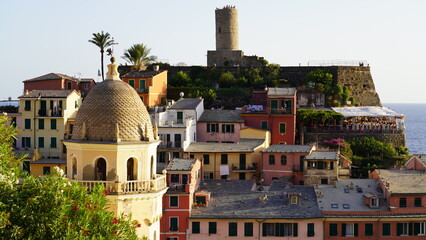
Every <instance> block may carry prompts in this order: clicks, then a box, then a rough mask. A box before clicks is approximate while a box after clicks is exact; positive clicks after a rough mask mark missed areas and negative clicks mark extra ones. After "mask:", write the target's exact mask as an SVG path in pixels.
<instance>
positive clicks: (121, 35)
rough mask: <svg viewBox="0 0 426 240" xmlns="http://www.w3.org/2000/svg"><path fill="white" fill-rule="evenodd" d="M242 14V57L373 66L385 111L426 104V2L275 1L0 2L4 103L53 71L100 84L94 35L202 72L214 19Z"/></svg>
mask: <svg viewBox="0 0 426 240" xmlns="http://www.w3.org/2000/svg"><path fill="white" fill-rule="evenodd" d="M225 5H235V6H236V7H237V9H238V11H239V30H240V31H239V35H240V38H239V40H240V49H241V50H243V51H244V52H245V54H246V55H258V56H263V57H265V59H267V60H268V61H269V62H271V63H278V64H280V65H282V66H296V65H299V63H301V64H302V65H306V64H307V63H308V61H309V60H330V59H344V60H367V61H368V63H369V64H370V66H371V73H372V76H373V79H374V81H375V85H376V90H377V92H378V93H379V95H380V97H381V99H382V102H384V103H426V94H425V93H424V92H425V90H426V77H425V76H426V74H425V70H424V69H425V66H426V60H425V59H426V58H425V56H426V47H425V43H426V26H425V24H426V14H425V11H426V1H424V0H409V1H406V0H405V1H404V0H400V1H393V0H374V1H372V0H356V1H342V0H321V1H319V0H310V1H308V0H298V1H294V0H291V1H290V0H275V1H273V0H269V1H258V0H257V1H254V0H241V1H235V0H234V1H221V0H218V1H200V0H185V1H165V0H156V1H141V0H134V1H132V0H129V1H127V0H120V1H108V0H73V1H59V0H50V1H47V0H37V1H30V0H28V1H23V0H14V1H11V0H9V1H3V2H2V5H1V7H0V56H1V57H0V72H1V77H0V99H5V98H7V97H9V96H11V97H12V98H16V97H18V96H19V95H21V94H22V89H23V83H22V81H23V80H26V79H29V78H33V77H37V76H41V75H44V74H47V73H50V72H55V73H63V74H67V75H71V76H74V75H75V76H79V75H80V74H81V76H82V77H91V78H95V79H98V78H97V72H98V69H99V68H100V66H99V65H100V60H99V57H100V54H99V49H98V48H97V47H96V46H95V45H93V44H91V43H89V42H88V40H89V39H90V38H91V37H92V33H94V32H100V31H102V30H103V31H106V32H109V33H110V34H111V35H112V36H113V37H114V39H115V40H116V42H118V43H119V45H117V46H115V56H116V57H117V59H118V62H119V63H125V61H124V60H123V59H122V58H121V56H122V55H123V51H124V49H126V48H129V47H130V46H131V45H132V44H134V43H144V44H147V45H148V46H149V47H150V48H151V49H152V51H151V53H152V54H153V55H156V56H158V58H159V59H160V60H162V61H167V62H168V63H170V64H171V65H174V64H177V63H179V62H185V63H186V64H188V65H206V63H207V57H206V53H207V50H214V49H215V31H214V29H215V28H214V10H215V8H217V7H219V8H221V7H223V6H225Z"/></svg>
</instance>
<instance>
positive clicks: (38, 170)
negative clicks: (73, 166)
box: [30, 164, 67, 177]
mask: <svg viewBox="0 0 426 240" xmlns="http://www.w3.org/2000/svg"><path fill="white" fill-rule="evenodd" d="M44 167H50V172H52V171H53V168H54V167H59V168H60V169H62V170H64V172H66V167H67V165H66V164H30V173H31V175H33V176H36V177H38V176H44V174H43V168H44Z"/></svg>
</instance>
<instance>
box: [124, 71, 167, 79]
mask: <svg viewBox="0 0 426 240" xmlns="http://www.w3.org/2000/svg"><path fill="white" fill-rule="evenodd" d="M164 71H166V70H160V71H150V70H133V71H131V72H129V73H127V74H125V75H124V76H122V78H151V77H154V76H155V75H158V74H160V73H162V72H164Z"/></svg>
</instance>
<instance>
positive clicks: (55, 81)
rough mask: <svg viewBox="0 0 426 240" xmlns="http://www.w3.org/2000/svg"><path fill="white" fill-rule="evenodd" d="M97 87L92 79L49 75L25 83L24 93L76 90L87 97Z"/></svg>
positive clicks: (59, 74) (55, 74)
mask: <svg viewBox="0 0 426 240" xmlns="http://www.w3.org/2000/svg"><path fill="white" fill-rule="evenodd" d="M95 85H96V82H95V80H94V79H92V78H75V77H70V76H67V75H65V74H61V73H48V74H45V75H42V76H39V77H35V78H31V79H28V80H25V81H24V91H32V90H76V91H80V93H81V96H82V97H85V96H87V94H88V93H89V91H90V89H92V88H93V87H94V86H95Z"/></svg>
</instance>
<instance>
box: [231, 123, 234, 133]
mask: <svg viewBox="0 0 426 240" xmlns="http://www.w3.org/2000/svg"><path fill="white" fill-rule="evenodd" d="M233 132H234V124H232V125H231V133H233Z"/></svg>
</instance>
